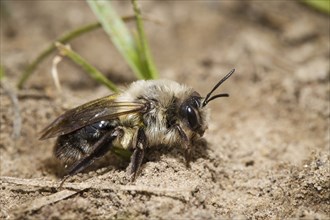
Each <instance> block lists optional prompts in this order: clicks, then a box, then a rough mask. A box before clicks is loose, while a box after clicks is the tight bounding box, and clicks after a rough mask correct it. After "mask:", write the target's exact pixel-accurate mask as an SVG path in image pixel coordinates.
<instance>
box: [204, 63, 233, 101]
mask: <svg viewBox="0 0 330 220" xmlns="http://www.w3.org/2000/svg"><path fill="white" fill-rule="evenodd" d="M234 72H235V69H232V70H231V71H230V72H229V73H228V74H227V75H226V76H225V77H223V78H222V79H221V80H220V81H219V82H218V83H217V84H216V85H215V86H214V87H213V89H212V90H211V92H209V93H208V94H207V95H206V97H205V99H204V101H203V104H202V107H204V106H206V105H207V103H209V102H210V101H212V100H213V99H216V98H219V97H228V96H229V95H228V94H227V93H223V94H217V95H214V96H212V97H210V96H211V95H212V93H213V92H214V91H215V90H216V89H217V88H218V87H219V86H220V85H221V84H222V83H223V82H224V81H226V80H227V79H228V78H229V77H230V76H231V75H232V74H233V73H234Z"/></svg>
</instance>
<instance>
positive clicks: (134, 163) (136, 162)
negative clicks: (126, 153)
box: [129, 128, 147, 182]
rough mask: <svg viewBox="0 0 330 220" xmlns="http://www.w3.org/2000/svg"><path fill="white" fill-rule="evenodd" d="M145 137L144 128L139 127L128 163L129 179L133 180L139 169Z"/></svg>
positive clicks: (145, 143)
mask: <svg viewBox="0 0 330 220" xmlns="http://www.w3.org/2000/svg"><path fill="white" fill-rule="evenodd" d="M146 145H147V137H146V135H145V132H144V129H143V128H139V130H138V133H137V138H136V144H135V148H134V152H133V154H132V156H131V162H130V165H129V174H130V175H131V181H132V182H133V181H134V180H135V178H136V175H137V173H138V171H139V169H140V166H141V164H142V161H143V157H144V149H146V147H147V146H146Z"/></svg>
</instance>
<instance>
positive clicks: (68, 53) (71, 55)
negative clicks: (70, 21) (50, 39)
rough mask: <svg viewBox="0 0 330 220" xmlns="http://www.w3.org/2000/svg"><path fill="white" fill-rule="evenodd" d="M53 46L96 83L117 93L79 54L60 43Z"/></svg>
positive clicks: (115, 88) (113, 86)
mask: <svg viewBox="0 0 330 220" xmlns="http://www.w3.org/2000/svg"><path fill="white" fill-rule="evenodd" d="M55 46H56V47H57V48H58V49H59V50H60V53H61V54H62V55H64V56H67V57H69V58H70V59H71V60H72V61H73V62H75V63H76V64H78V65H79V66H81V67H82V68H83V69H84V70H85V71H86V72H87V73H88V74H89V75H90V76H91V77H92V78H93V79H95V80H96V81H97V82H99V83H102V84H104V85H105V86H107V87H108V88H109V89H111V90H112V91H114V92H118V89H117V87H116V85H115V84H114V83H112V82H111V81H110V80H109V79H108V78H107V77H105V76H104V75H103V74H102V73H101V72H100V71H99V70H97V69H96V68H95V67H93V66H92V65H90V64H89V63H88V62H87V61H86V60H85V59H84V58H82V57H81V56H80V55H79V54H77V53H76V52H74V51H73V50H71V49H70V48H69V47H67V46H65V45H63V44H61V43H60V42H56V43H55Z"/></svg>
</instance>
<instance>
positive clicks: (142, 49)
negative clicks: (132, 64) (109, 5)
mask: <svg viewBox="0 0 330 220" xmlns="http://www.w3.org/2000/svg"><path fill="white" fill-rule="evenodd" d="M132 4H133V9H134V13H135V16H136V26H137V31H138V38H137V41H138V44H139V47H138V48H139V55H140V56H139V57H140V62H141V64H143V66H144V68H143V70H144V71H145V72H144V74H145V77H146V78H147V79H155V78H158V72H157V68H156V65H155V63H154V61H153V59H152V56H151V52H150V48H149V45H148V41H147V37H146V35H145V32H144V26H143V20H142V18H141V11H140V9H139V7H138V4H137V0H132Z"/></svg>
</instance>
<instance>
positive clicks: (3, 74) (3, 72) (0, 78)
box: [0, 66, 5, 81]
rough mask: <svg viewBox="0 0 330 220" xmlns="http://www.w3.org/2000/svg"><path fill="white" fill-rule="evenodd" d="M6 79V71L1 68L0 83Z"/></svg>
mask: <svg viewBox="0 0 330 220" xmlns="http://www.w3.org/2000/svg"><path fill="white" fill-rule="evenodd" d="M4 78H5V69H4V68H3V67H2V66H0V81H1V80H2V79H4Z"/></svg>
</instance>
